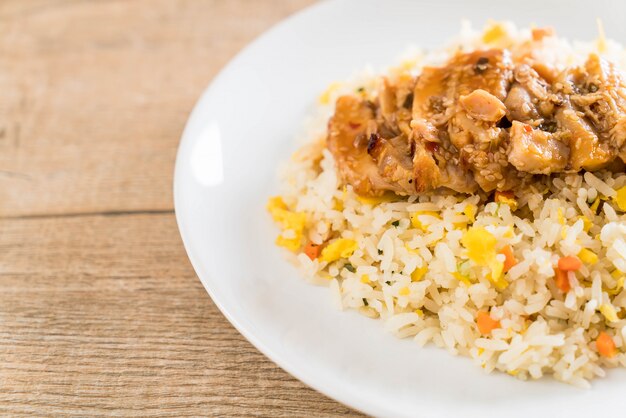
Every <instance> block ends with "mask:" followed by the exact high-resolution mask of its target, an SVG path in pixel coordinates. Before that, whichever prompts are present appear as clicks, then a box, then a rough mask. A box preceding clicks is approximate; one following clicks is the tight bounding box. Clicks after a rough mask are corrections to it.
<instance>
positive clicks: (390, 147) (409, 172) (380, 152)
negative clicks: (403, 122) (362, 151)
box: [367, 134, 415, 194]
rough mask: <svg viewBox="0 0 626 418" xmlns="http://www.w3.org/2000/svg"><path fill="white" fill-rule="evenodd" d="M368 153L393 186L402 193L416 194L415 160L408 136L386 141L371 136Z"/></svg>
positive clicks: (374, 135) (378, 136)
mask: <svg viewBox="0 0 626 418" xmlns="http://www.w3.org/2000/svg"><path fill="white" fill-rule="evenodd" d="M367 152H368V153H369V155H370V156H371V157H372V158H373V159H374V161H375V162H376V164H377V166H378V172H379V174H380V175H381V177H383V178H384V179H385V181H388V182H390V183H391V184H397V186H398V187H399V188H400V193H403V194H412V193H414V192H415V186H414V185H412V183H413V177H414V176H413V160H412V156H411V146H410V144H409V141H408V139H407V137H406V136H404V135H399V136H397V137H395V138H391V139H385V138H383V137H381V136H380V135H379V134H371V135H370V139H369V143H368V146H367Z"/></svg>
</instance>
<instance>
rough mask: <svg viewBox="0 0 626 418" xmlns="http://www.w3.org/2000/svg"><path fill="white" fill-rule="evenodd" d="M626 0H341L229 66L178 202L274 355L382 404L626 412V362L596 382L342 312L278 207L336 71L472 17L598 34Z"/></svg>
mask: <svg viewBox="0 0 626 418" xmlns="http://www.w3.org/2000/svg"><path fill="white" fill-rule="evenodd" d="M624 16H626V2H618V1H608V0H607V1H599V0H596V1H593V2H591V1H589V2H574V1H547V0H524V1H503V0H498V1H486V0H484V1H471V2H470V1H462V0H454V1H442V0H439V1H431V0H422V1H397V2H389V1H386V2H383V1H373V0H347V1H330V2H324V3H321V4H318V5H316V6H314V7H311V8H309V9H306V10H305V11H303V12H301V13H299V14H297V15H295V16H293V17H291V18H289V19H287V20H285V21H284V22H282V23H281V24H279V25H278V26H276V27H275V28H273V29H272V30H270V31H269V32H267V33H266V34H264V35H263V36H261V37H260V38H259V39H258V40H257V41H255V42H253V43H252V44H251V45H250V46H248V47H247V48H246V49H245V50H244V51H243V52H241V53H240V54H239V55H238V56H237V57H236V58H235V59H233V61H232V62H231V63H230V64H229V65H228V66H227V67H226V68H225V69H224V70H223V71H222V73H221V74H220V75H219V76H218V77H217V78H216V79H215V81H214V82H213V84H212V85H211V86H210V87H209V88H208V89H207V90H206V91H205V92H204V94H203V96H202V98H201V99H200V101H199V102H198V104H197V106H196V108H195V110H194V111H193V113H192V115H191V117H190V119H189V122H188V124H187V127H186V129H185V132H184V135H183V138H182V142H181V145H180V149H179V153H178V159H177V161H176V173H175V200H176V202H175V203H176V215H177V219H178V224H179V227H180V231H181V234H182V237H183V241H184V243H185V248H186V249H187V252H188V254H189V258H190V259H191V262H192V263H193V266H194V268H195V270H196V272H197V273H198V276H199V277H200V280H202V283H203V284H204V286H205V287H206V289H207V291H208V292H209V294H210V295H211V297H212V298H213V300H214V301H215V303H216V304H217V305H218V306H219V308H220V309H221V310H222V312H223V313H224V315H225V316H226V317H227V318H228V319H229V320H230V321H231V322H232V323H233V325H234V326H235V327H236V328H237V329H238V330H239V331H240V332H241V333H242V334H243V335H244V336H245V337H246V338H248V340H250V341H251V342H252V343H253V344H254V345H255V346H256V347H257V348H258V349H259V350H261V351H262V352H263V353H264V354H265V355H267V356H268V357H269V358H271V359H272V360H273V361H275V362H276V363H277V364H279V365H280V366H281V367H283V368H284V369H285V370H287V371H288V372H289V373H291V374H293V375H294V376H296V377H297V378H298V379H300V380H302V381H303V382H305V383H307V384H308V385H310V386H312V387H313V388H315V389H317V390H319V391H320V392H323V393H325V394H326V395H328V396H330V397H332V398H335V399H337V400H339V401H341V402H343V403H345V404H347V405H350V406H352V407H354V408H357V409H360V410H362V411H364V412H367V413H369V414H373V415H379V416H419V417H439V416H448V417H481V418H485V417H498V418H501V417H529V416H532V415H533V414H535V415H537V414H538V415H540V416H542V415H553V416H556V417H560V416H566V414H567V416H569V417H589V416H595V415H596V414H598V413H599V412H601V411H603V413H605V414H607V413H608V414H611V416H624V414H626V412H624V411H625V410H624V407H623V399H624V398H623V396H624V395H623V394H624V393H625V391H626V374H625V373H622V372H619V371H611V372H610V373H609V376H608V377H607V378H605V379H602V380H598V381H595V382H594V383H593V388H592V389H591V390H586V391H584V390H580V389H575V388H572V387H569V386H566V385H564V384H560V383H556V382H554V381H552V380H549V379H543V380H541V381H538V382H521V381H518V380H516V379H513V378H511V377H509V376H506V375H503V374H500V373H494V374H492V375H485V374H484V373H483V372H482V370H481V369H480V368H478V367H476V366H475V365H474V364H473V363H472V362H471V361H470V360H469V359H466V358H459V357H451V356H450V355H449V354H448V353H447V352H446V351H444V350H441V349H437V348H432V347H427V348H424V349H422V348H419V347H417V346H416V345H415V344H414V343H413V342H412V341H411V340H406V341H402V340H397V339H396V338H394V337H393V336H391V335H389V334H387V333H385V332H384V330H383V328H382V325H381V323H380V322H378V321H372V320H370V319H367V318H365V317H362V316H360V315H358V314H356V313H352V312H339V311H337V310H336V309H335V308H334V307H333V304H332V303H331V298H330V294H329V291H328V290H327V289H326V288H322V287H315V286H312V285H309V284H307V283H305V281H304V280H303V279H302V278H301V277H300V276H299V274H298V273H297V271H296V270H295V269H294V268H293V267H292V266H291V265H290V264H289V263H287V262H286V261H285V260H284V257H283V255H282V254H281V251H280V250H279V249H277V248H276V247H275V246H274V244H273V241H274V238H275V236H276V234H277V230H276V229H275V228H274V226H273V225H272V223H271V220H270V218H269V216H268V215H267V214H266V211H265V203H266V200H267V198H268V196H270V195H271V194H272V193H273V192H275V191H276V182H275V178H276V175H275V172H276V167H277V165H278V164H279V162H280V161H284V160H285V159H286V158H288V157H289V155H290V154H291V153H292V152H293V151H294V150H295V149H296V144H295V141H294V136H295V135H296V133H297V132H298V131H299V129H300V128H301V124H302V122H303V120H304V119H305V117H306V115H307V112H309V111H310V110H311V108H312V106H313V104H314V103H315V100H316V98H317V96H318V95H319V93H320V92H321V91H323V90H324V88H325V86H327V85H328V84H329V83H330V82H332V81H335V80H341V79H342V78H347V77H348V76H349V75H350V74H352V73H353V72H354V71H357V70H359V69H361V68H363V67H364V66H365V65H366V64H373V65H374V66H375V67H376V66H378V67H379V68H382V67H384V66H387V65H389V64H391V63H393V62H394V61H395V60H396V59H397V57H398V55H400V54H401V53H402V52H403V51H404V50H405V48H406V47H407V46H409V45H411V44H413V45H421V46H424V47H434V46H439V45H441V44H442V43H443V42H444V41H446V40H447V39H448V38H450V37H452V36H454V35H456V34H457V33H458V30H459V22H460V20H461V19H462V18H468V19H470V20H472V21H473V22H474V24H475V25H476V26H478V27H480V26H482V24H483V23H484V22H485V21H486V20H487V19H488V18H494V19H508V20H513V21H515V22H516V23H517V24H518V25H520V26H528V25H529V24H531V23H535V24H538V25H542V24H549V25H552V26H555V27H556V28H557V31H558V33H560V34H563V35H566V36H568V37H570V38H574V39H585V40H589V39H593V38H594V37H595V34H596V23H595V18H596V17H601V18H602V19H603V21H604V25H605V28H606V31H607V33H608V34H609V35H610V37H612V38H615V39H618V40H622V41H623V40H626V36H625V35H626V25H624V24H623V18H624Z"/></svg>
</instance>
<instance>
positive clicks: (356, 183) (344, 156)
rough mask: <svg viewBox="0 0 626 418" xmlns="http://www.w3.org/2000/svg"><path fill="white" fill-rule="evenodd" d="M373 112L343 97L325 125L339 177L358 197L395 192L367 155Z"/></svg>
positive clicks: (362, 104) (352, 99) (361, 104)
mask: <svg viewBox="0 0 626 418" xmlns="http://www.w3.org/2000/svg"><path fill="white" fill-rule="evenodd" d="M373 120H374V110H373V109H372V108H371V107H370V106H368V105H367V103H366V102H365V101H363V100H360V99H358V98H356V97H351V96H342V97H340V98H339V99H338V100H337V103H336V108H335V114H334V115H333V116H332V118H331V119H330V121H329V122H328V137H327V146H328V149H329V150H330V152H331V153H332V154H333V156H334V157H335V162H336V164H337V168H338V171H339V175H340V176H341V178H342V180H343V181H344V182H345V183H348V184H351V185H352V187H354V190H355V191H356V192H357V193H358V194H362V195H382V194H383V193H384V192H385V191H386V190H392V189H394V187H393V185H391V184H389V183H388V182H386V181H385V180H384V179H383V178H382V177H381V176H380V174H379V173H378V166H377V165H376V163H375V162H374V160H373V159H372V157H370V155H369V154H368V153H367V144H368V141H367V139H366V133H367V126H368V123H369V122H370V121H373Z"/></svg>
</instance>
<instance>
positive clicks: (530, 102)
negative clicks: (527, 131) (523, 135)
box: [504, 64, 561, 127]
mask: <svg viewBox="0 0 626 418" xmlns="http://www.w3.org/2000/svg"><path fill="white" fill-rule="evenodd" d="M513 75H514V78H515V81H514V82H513V84H512V85H511V89H510V90H509V92H508V95H507V97H506V100H505V101H504V104H505V106H506V108H507V112H508V119H509V120H510V121H514V120H518V121H520V122H525V123H528V124H531V125H533V126H535V127H537V126H539V125H540V124H542V123H543V122H544V121H545V120H546V119H549V118H550V116H551V115H552V114H553V113H554V109H555V103H560V101H561V99H560V98H559V97H558V96H557V95H555V94H554V93H552V92H551V91H550V89H549V85H548V83H547V82H546V81H545V80H544V79H543V78H541V77H540V76H539V74H538V73H537V72H536V71H535V70H534V69H533V68H531V67H530V66H529V65H528V64H521V65H518V66H516V67H515V70H514V71H513Z"/></svg>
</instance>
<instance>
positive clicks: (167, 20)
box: [0, 0, 358, 417]
mask: <svg viewBox="0 0 626 418" xmlns="http://www.w3.org/2000/svg"><path fill="white" fill-rule="evenodd" d="M310 2H311V1H310V0H288V1H285V0H281V1H271V0H263V1H254V0H222V1H217V0H214V1H201V0H134V1H122V0H100V1H86V0H56V1H55V0H3V1H2V2H0V33H1V34H2V36H0V56H1V57H3V59H2V63H1V65H0V91H2V99H1V100H0V202H1V204H0V294H1V295H2V298H1V299H0V415H2V416H20V415H32V416H104V415H106V416H176V417H178V416H267V417H276V416H357V415H358V414H357V413H355V412H353V411H351V410H350V409H348V408H346V407H344V406H342V405H340V404H338V403H336V402H334V401H332V400H330V399H328V398H326V397H324V396H322V395H320V394H318V393H317V392H315V391H313V390H311V389H309V388H307V387H306V386H304V385H303V384H302V383H300V382H299V381H297V380H295V379H293V378H292V377H290V376H289V375H287V374H286V373H285V372H284V371H282V370H281V369H280V368H278V367H277V366H276V365H274V364H273V363H272V362H270V361H269V360H268V359H266V358H265V357H264V356H263V355H262V354H260V353H259V352H258V351H257V350H256V349H255V348H254V347H252V346H251V345H250V344H249V343H248V342H247V341H245V339H244V338H243V337H242V336H240V335H239V333H238V332H237V331H236V330H235V329H234V328H232V326H231V325H230V324H229V323H228V322H227V321H226V320H225V319H224V317H223V316H222V315H221V313H220V312H219V311H218V310H217V308H216V307H215V305H214V304H213V303H212V301H211V300H210V298H209V297H208V296H207V294H206V292H205V290H204V289H203V288H202V285H201V284H200V282H199V280H198V279H197V277H196V276H195V273H194V271H193V269H192V268H191V266H190V264H189V262H188V260H187V257H186V254H185V252H184V249H183V247H182V244H181V241H180V238H179V235H178V230H177V228H176V223H175V219H174V215H173V211H172V209H173V204H172V194H171V183H172V169H173V162H174V158H175V152H176V147H177V144H178V140H179V137H180V134H181V131H182V128H183V125H184V122H185V120H186V118H187V115H188V113H189V111H190V110H191V108H192V106H193V104H194V102H195V100H196V99H197V96H198V95H199V93H200V92H201V91H202V89H203V88H204V86H205V85H206V84H208V82H209V81H210V79H211V78H212V77H213V76H214V75H215V74H216V72H217V71H218V70H219V69H220V68H221V67H222V66H223V65H224V64H225V63H226V62H227V60H228V59H229V58H231V57H232V56H233V55H234V54H235V53H236V52H237V51H238V50H239V49H240V48H241V47H242V46H244V45H245V44H246V43H247V42H249V41H250V40H251V39H252V38H253V37H254V36H256V35H257V34H259V33H260V32H261V31H263V30H264V29H266V28H268V27H269V26H270V25H271V24H273V23H275V22H277V21H278V20H280V19H282V18H283V17H285V16H286V15H288V14H290V13H292V12H294V11H295V10H298V9H300V8H302V7H304V6H305V5H307V4H309V3H310Z"/></svg>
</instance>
